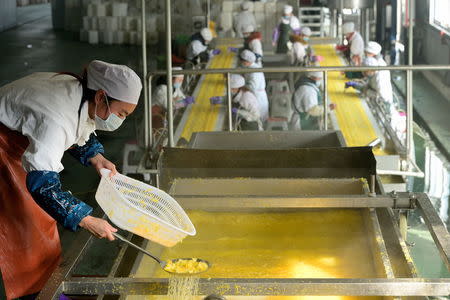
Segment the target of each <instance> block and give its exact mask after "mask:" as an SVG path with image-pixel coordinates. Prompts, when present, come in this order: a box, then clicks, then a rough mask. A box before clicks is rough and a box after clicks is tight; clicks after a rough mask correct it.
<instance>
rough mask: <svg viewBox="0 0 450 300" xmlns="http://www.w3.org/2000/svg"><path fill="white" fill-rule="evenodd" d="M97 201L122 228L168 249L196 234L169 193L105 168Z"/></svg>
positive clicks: (102, 171)
mask: <svg viewBox="0 0 450 300" xmlns="http://www.w3.org/2000/svg"><path fill="white" fill-rule="evenodd" d="M101 173H102V179H101V181H100V184H99V186H98V188H97V193H96V194H95V199H96V200H97V202H98V204H99V205H100V207H101V208H102V209H103V210H104V211H105V213H106V215H107V216H108V217H109V219H110V220H111V221H112V222H113V223H114V224H115V225H117V226H118V227H120V228H122V229H124V230H128V231H130V232H132V233H134V234H137V235H139V236H141V237H143V238H146V239H149V240H151V241H154V242H156V243H158V244H161V245H163V246H166V247H172V246H174V245H175V244H177V243H178V242H180V241H181V240H182V239H183V238H185V237H186V235H195V233H196V231H195V228H194V225H193V224H192V222H191V220H190V219H189V217H188V216H187V214H186V213H185V212H184V210H183V208H182V207H181V206H180V205H179V204H178V202H177V201H175V199H173V198H172V197H171V196H170V195H169V194H167V193H166V192H164V191H162V190H160V189H158V188H156V187H153V186H151V185H148V184H145V183H143V182H140V181H138V180H135V179H132V178H130V177H127V176H124V175H121V174H118V173H117V174H116V175H114V176H113V177H109V174H110V171H109V170H107V169H102V170H101Z"/></svg>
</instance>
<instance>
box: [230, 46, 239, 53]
mask: <svg viewBox="0 0 450 300" xmlns="http://www.w3.org/2000/svg"><path fill="white" fill-rule="evenodd" d="M228 51H229V52H233V53H238V51H239V48H235V47H228Z"/></svg>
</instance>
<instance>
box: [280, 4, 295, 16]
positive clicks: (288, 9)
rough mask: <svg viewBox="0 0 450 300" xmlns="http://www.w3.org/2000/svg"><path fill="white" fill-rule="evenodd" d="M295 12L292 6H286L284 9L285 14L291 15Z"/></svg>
mask: <svg viewBox="0 0 450 300" xmlns="http://www.w3.org/2000/svg"><path fill="white" fill-rule="evenodd" d="M293 11H294V8H293V7H292V6H290V5H285V6H284V8H283V13H285V14H291V13H292V12H293Z"/></svg>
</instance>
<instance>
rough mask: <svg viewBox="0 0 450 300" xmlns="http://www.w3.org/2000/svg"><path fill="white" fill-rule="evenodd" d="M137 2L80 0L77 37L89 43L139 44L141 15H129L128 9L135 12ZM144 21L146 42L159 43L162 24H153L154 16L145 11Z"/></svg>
mask: <svg viewBox="0 0 450 300" xmlns="http://www.w3.org/2000/svg"><path fill="white" fill-rule="evenodd" d="M66 1H67V0H66ZM76 1H77V0H76ZM136 4H137V2H134V1H129V2H128V3H127V2H119V1H101V0H83V11H84V12H85V13H84V16H83V17H82V29H81V30H80V39H81V40H82V41H87V42H89V43H91V44H97V43H103V44H107V45H111V44H119V45H121V44H135V45H137V44H141V43H142V35H141V16H140V14H136V13H135V14H134V16H130V14H129V11H134V12H138V9H137V6H136ZM129 5H133V7H129ZM146 23H147V24H146V30H147V43H148V44H155V43H157V42H158V31H157V30H158V28H160V30H161V26H157V25H156V15H155V14H147V22H146Z"/></svg>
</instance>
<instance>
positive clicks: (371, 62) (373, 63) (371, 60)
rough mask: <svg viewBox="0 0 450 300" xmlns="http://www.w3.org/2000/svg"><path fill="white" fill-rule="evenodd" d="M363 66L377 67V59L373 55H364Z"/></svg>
mask: <svg viewBox="0 0 450 300" xmlns="http://www.w3.org/2000/svg"><path fill="white" fill-rule="evenodd" d="M363 66H366V67H377V66H378V60H377V59H376V58H375V57H366V58H364V60H363Z"/></svg>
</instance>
